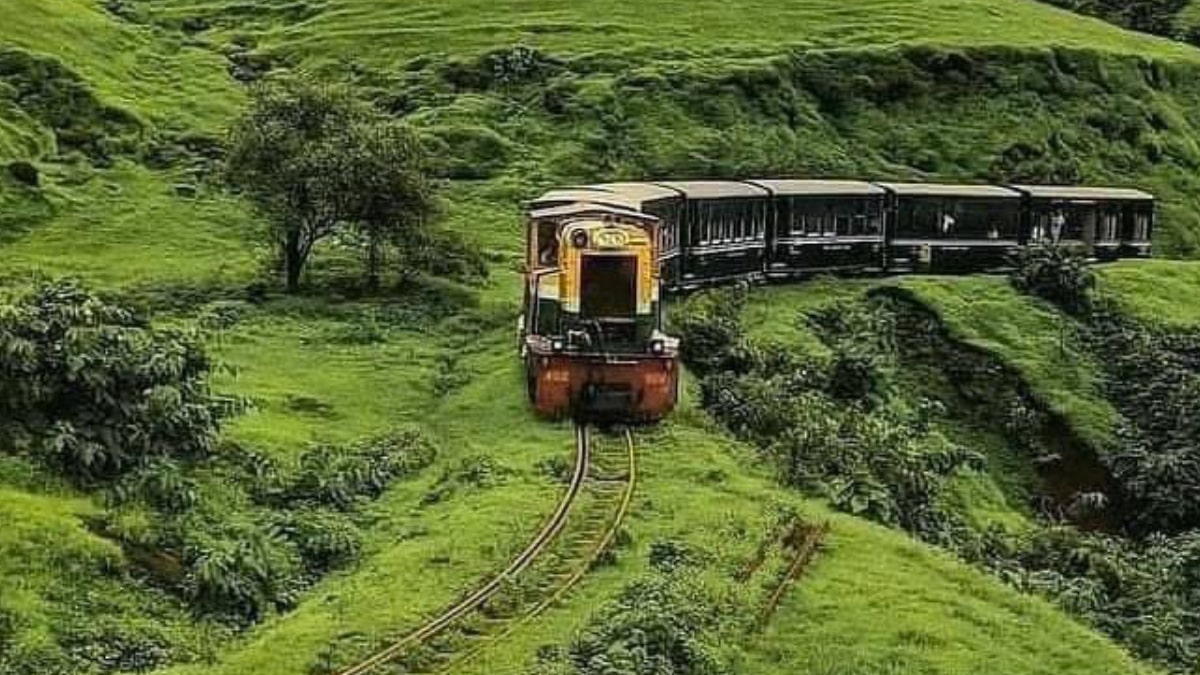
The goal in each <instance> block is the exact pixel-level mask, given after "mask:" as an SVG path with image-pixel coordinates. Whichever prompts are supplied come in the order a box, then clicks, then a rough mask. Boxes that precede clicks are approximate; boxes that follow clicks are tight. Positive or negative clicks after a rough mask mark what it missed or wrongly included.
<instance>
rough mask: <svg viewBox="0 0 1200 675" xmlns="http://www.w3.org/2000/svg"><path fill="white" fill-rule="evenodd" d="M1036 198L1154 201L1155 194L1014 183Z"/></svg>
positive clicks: (1124, 189) (1119, 189)
mask: <svg viewBox="0 0 1200 675" xmlns="http://www.w3.org/2000/svg"><path fill="white" fill-rule="evenodd" d="M1012 187H1013V189H1016V190H1020V191H1021V192H1024V193H1025V194H1027V195H1029V196H1030V197H1033V198H1034V199H1067V200H1105V199H1115V200H1122V201H1153V200H1154V195H1152V194H1150V193H1148V192H1143V191H1141V190H1135V189H1133V188H1107V187H1074V186H1070V185H1014V186H1012Z"/></svg>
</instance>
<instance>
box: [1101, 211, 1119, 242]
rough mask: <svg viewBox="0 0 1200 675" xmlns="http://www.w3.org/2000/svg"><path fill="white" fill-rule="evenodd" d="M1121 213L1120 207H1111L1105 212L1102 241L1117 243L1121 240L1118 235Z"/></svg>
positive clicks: (1102, 223)
mask: <svg viewBox="0 0 1200 675" xmlns="http://www.w3.org/2000/svg"><path fill="white" fill-rule="evenodd" d="M1120 213H1121V212H1120V209H1119V208H1118V207H1109V208H1107V209H1105V210H1104V215H1103V216H1102V220H1101V227H1100V240H1101V241H1116V240H1117V239H1119V238H1120V235H1119V234H1118V229H1119V227H1118V225H1119V223H1120V222H1121V215H1120Z"/></svg>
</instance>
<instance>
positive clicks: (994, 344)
mask: <svg viewBox="0 0 1200 675" xmlns="http://www.w3.org/2000/svg"><path fill="white" fill-rule="evenodd" d="M898 285H899V286H900V287H901V288H904V289H907V290H909V291H911V292H913V293H914V294H916V296H917V298H918V299H920V300H921V301H922V302H924V303H925V304H926V305H927V306H929V307H930V308H932V309H933V310H934V311H935V312H936V313H937V314H938V316H939V317H940V318H941V320H942V322H943V323H944V324H945V325H946V327H947V328H948V329H949V331H950V334H951V336H952V337H954V338H955V339H958V340H961V341H963V342H965V343H968V344H971V345H974V346H976V347H980V348H982V349H984V350H986V351H988V352H990V353H991V354H993V355H995V356H997V357H998V358H1000V359H1001V360H1002V361H1003V362H1004V363H1006V364H1008V365H1009V366H1011V367H1013V368H1015V369H1016V370H1017V372H1018V373H1020V375H1021V377H1022V378H1023V379H1025V381H1026V382H1028V383H1029V385H1030V387H1031V388H1032V390H1033V393H1034V395H1035V396H1037V397H1039V398H1040V399H1041V400H1042V401H1043V402H1044V403H1045V404H1046V405H1047V406H1048V407H1049V408H1050V409H1051V410H1052V411H1054V412H1055V413H1056V414H1058V415H1061V416H1063V417H1065V418H1066V419H1067V420H1068V421H1069V423H1070V424H1071V425H1072V427H1073V429H1074V431H1075V432H1076V433H1077V434H1078V435H1079V436H1080V437H1081V438H1082V439H1083V440H1084V441H1085V442H1087V443H1088V444H1090V445H1091V446H1092V447H1093V448H1103V447H1105V446H1106V445H1107V444H1108V443H1109V442H1110V440H1111V439H1112V437H1113V434H1114V432H1115V430H1116V423H1117V413H1116V410H1115V409H1114V408H1113V407H1112V405H1111V404H1110V403H1109V402H1108V401H1107V400H1106V399H1105V398H1104V395H1103V392H1102V391H1101V380H1100V378H1101V375H1100V371H1099V366H1098V364H1096V363H1095V362H1094V361H1093V360H1092V358H1091V356H1090V355H1088V354H1087V353H1086V352H1085V351H1083V350H1082V349H1080V347H1079V346H1078V345H1076V344H1074V342H1075V341H1074V340H1073V339H1072V337H1071V331H1072V330H1073V325H1072V324H1071V322H1070V319H1066V318H1064V317H1063V315H1062V314H1060V313H1059V312H1058V311H1057V310H1055V309H1053V308H1052V307H1050V306H1049V305H1047V304H1044V303H1042V302H1039V301H1036V300H1033V299H1031V298H1029V297H1027V296H1023V295H1021V294H1020V293H1018V292H1017V291H1016V290H1015V289H1013V288H1012V286H1011V285H1009V283H1008V281H1007V280H1006V279H1003V278H989V277H971V278H963V279H938V278H922V277H913V278H908V279H903V280H900V281H899V282H898ZM1064 322H1066V323H1065V324H1064Z"/></svg>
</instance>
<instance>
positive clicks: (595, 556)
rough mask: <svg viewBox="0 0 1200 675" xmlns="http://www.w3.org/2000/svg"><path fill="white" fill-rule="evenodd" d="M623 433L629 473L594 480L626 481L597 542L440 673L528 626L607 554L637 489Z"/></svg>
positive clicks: (634, 464)
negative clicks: (546, 591) (522, 608)
mask: <svg viewBox="0 0 1200 675" xmlns="http://www.w3.org/2000/svg"><path fill="white" fill-rule="evenodd" d="M621 434H622V436H623V438H624V442H625V457H626V460H627V461H628V469H627V471H626V473H625V474H624V476H622V477H619V478H617V479H612V478H607V479H605V478H598V477H595V476H593V479H594V480H597V481H608V482H609V483H610V484H611V482H613V481H614V480H615V481H622V482H623V483H624V487H623V488H622V490H621V494H620V497H619V501H618V503H617V507H616V509H615V511H614V513H613V516H612V519H611V520H610V521H609V522H608V523H607V525H606V526H605V528H604V530H603V532H602V533H598V536H599V538H598V539H597V540H596V541H595V542H594V543H592V544H591V545H590V546H588V549H587V551H586V554H585V555H584V556H583V558H582V559H581V560H580V561H579V563H578V564H577V565H575V566H574V567H573V568H571V569H570V570H569V571H568V572H567V574H566V576H565V577H564V578H563V579H562V580H561V581H560V582H558V583H557V584H556V585H555V586H554V587H553V588H552V590H551V592H550V593H549V595H547V596H546V597H545V598H543V599H542V600H541V601H540V602H538V603H537V604H536V605H534V606H533V607H532V608H530V609H529V610H527V611H526V612H525V613H524V614H522V615H521V616H519V617H517V618H515V619H514V620H513V621H512V622H511V623H510V624H509V625H507V626H505V628H504V629H503V630H502V631H501V632H500V633H499V634H497V635H496V636H495V637H493V638H492V639H491V640H490V641H489V642H487V643H484V644H480V645H477V646H476V647H475V648H474V649H472V650H471V651H470V652H468V653H467V654H465V655H463V656H462V657H461V658H458V659H454V660H453V661H451V662H450V663H448V664H447V665H446V666H445V667H444V668H443V669H442V670H440V671H439V672H443V673H445V672H450V668H452V667H454V666H458V665H461V664H463V663H465V662H467V661H470V660H472V659H473V658H475V657H477V656H479V655H480V654H481V653H483V652H484V651H485V650H486V649H487V648H488V647H489V646H490V645H491V644H493V643H495V642H497V641H499V640H503V639H504V638H506V637H508V636H509V635H511V634H512V633H513V632H514V631H516V630H517V629H518V628H520V627H521V626H523V625H525V624H526V623H528V622H529V621H532V620H533V619H535V618H536V617H537V616H538V615H540V614H541V613H542V612H544V611H546V610H547V609H549V608H550V607H552V606H554V604H555V603H557V602H558V601H559V600H561V599H562V598H563V597H564V596H565V595H566V594H567V593H568V592H570V590H571V589H572V588H574V587H575V585H576V584H578V583H579V582H580V581H581V580H582V579H583V577H584V576H586V575H587V573H588V571H589V570H591V568H592V567H593V566H594V565H595V564H596V562H597V561H598V560H599V559H600V556H601V555H602V554H603V553H604V551H605V550H607V549H608V547H609V546H610V545H611V544H612V542H613V541H614V540H615V539H616V537H617V532H619V531H620V529H621V525H622V524H623V523H624V522H625V516H626V514H628V513H629V506H630V504H631V503H632V502H633V490H634V487H635V485H636V484H637V457H636V454H635V449H634V444H633V434H632V433H630V431H629V430H628V429H623V430H622V431H621ZM589 447H590V444H589Z"/></svg>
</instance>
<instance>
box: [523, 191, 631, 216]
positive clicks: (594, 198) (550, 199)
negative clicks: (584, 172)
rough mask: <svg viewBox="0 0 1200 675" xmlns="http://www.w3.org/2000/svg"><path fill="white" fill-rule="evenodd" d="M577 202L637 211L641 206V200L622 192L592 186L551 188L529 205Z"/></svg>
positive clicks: (541, 205) (540, 205)
mask: <svg viewBox="0 0 1200 675" xmlns="http://www.w3.org/2000/svg"><path fill="white" fill-rule="evenodd" d="M576 202H590V203H592V204H606V205H608V206H618V207H621V208H625V209H633V210H635V211H636V210H637V209H639V208H641V202H640V201H637V200H634V199H631V198H629V197H627V196H625V195H622V194H616V193H613V192H611V191H609V190H602V189H599V188H594V187H590V186H589V187H579V188H567V189H564V190H551V191H549V192H547V193H546V194H544V195H542V196H541V197H538V198H537V199H535V200H533V201H532V202H530V204H529V206H530V208H532V209H538V208H543V207H548V206H550V205H553V204H573V203H576Z"/></svg>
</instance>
